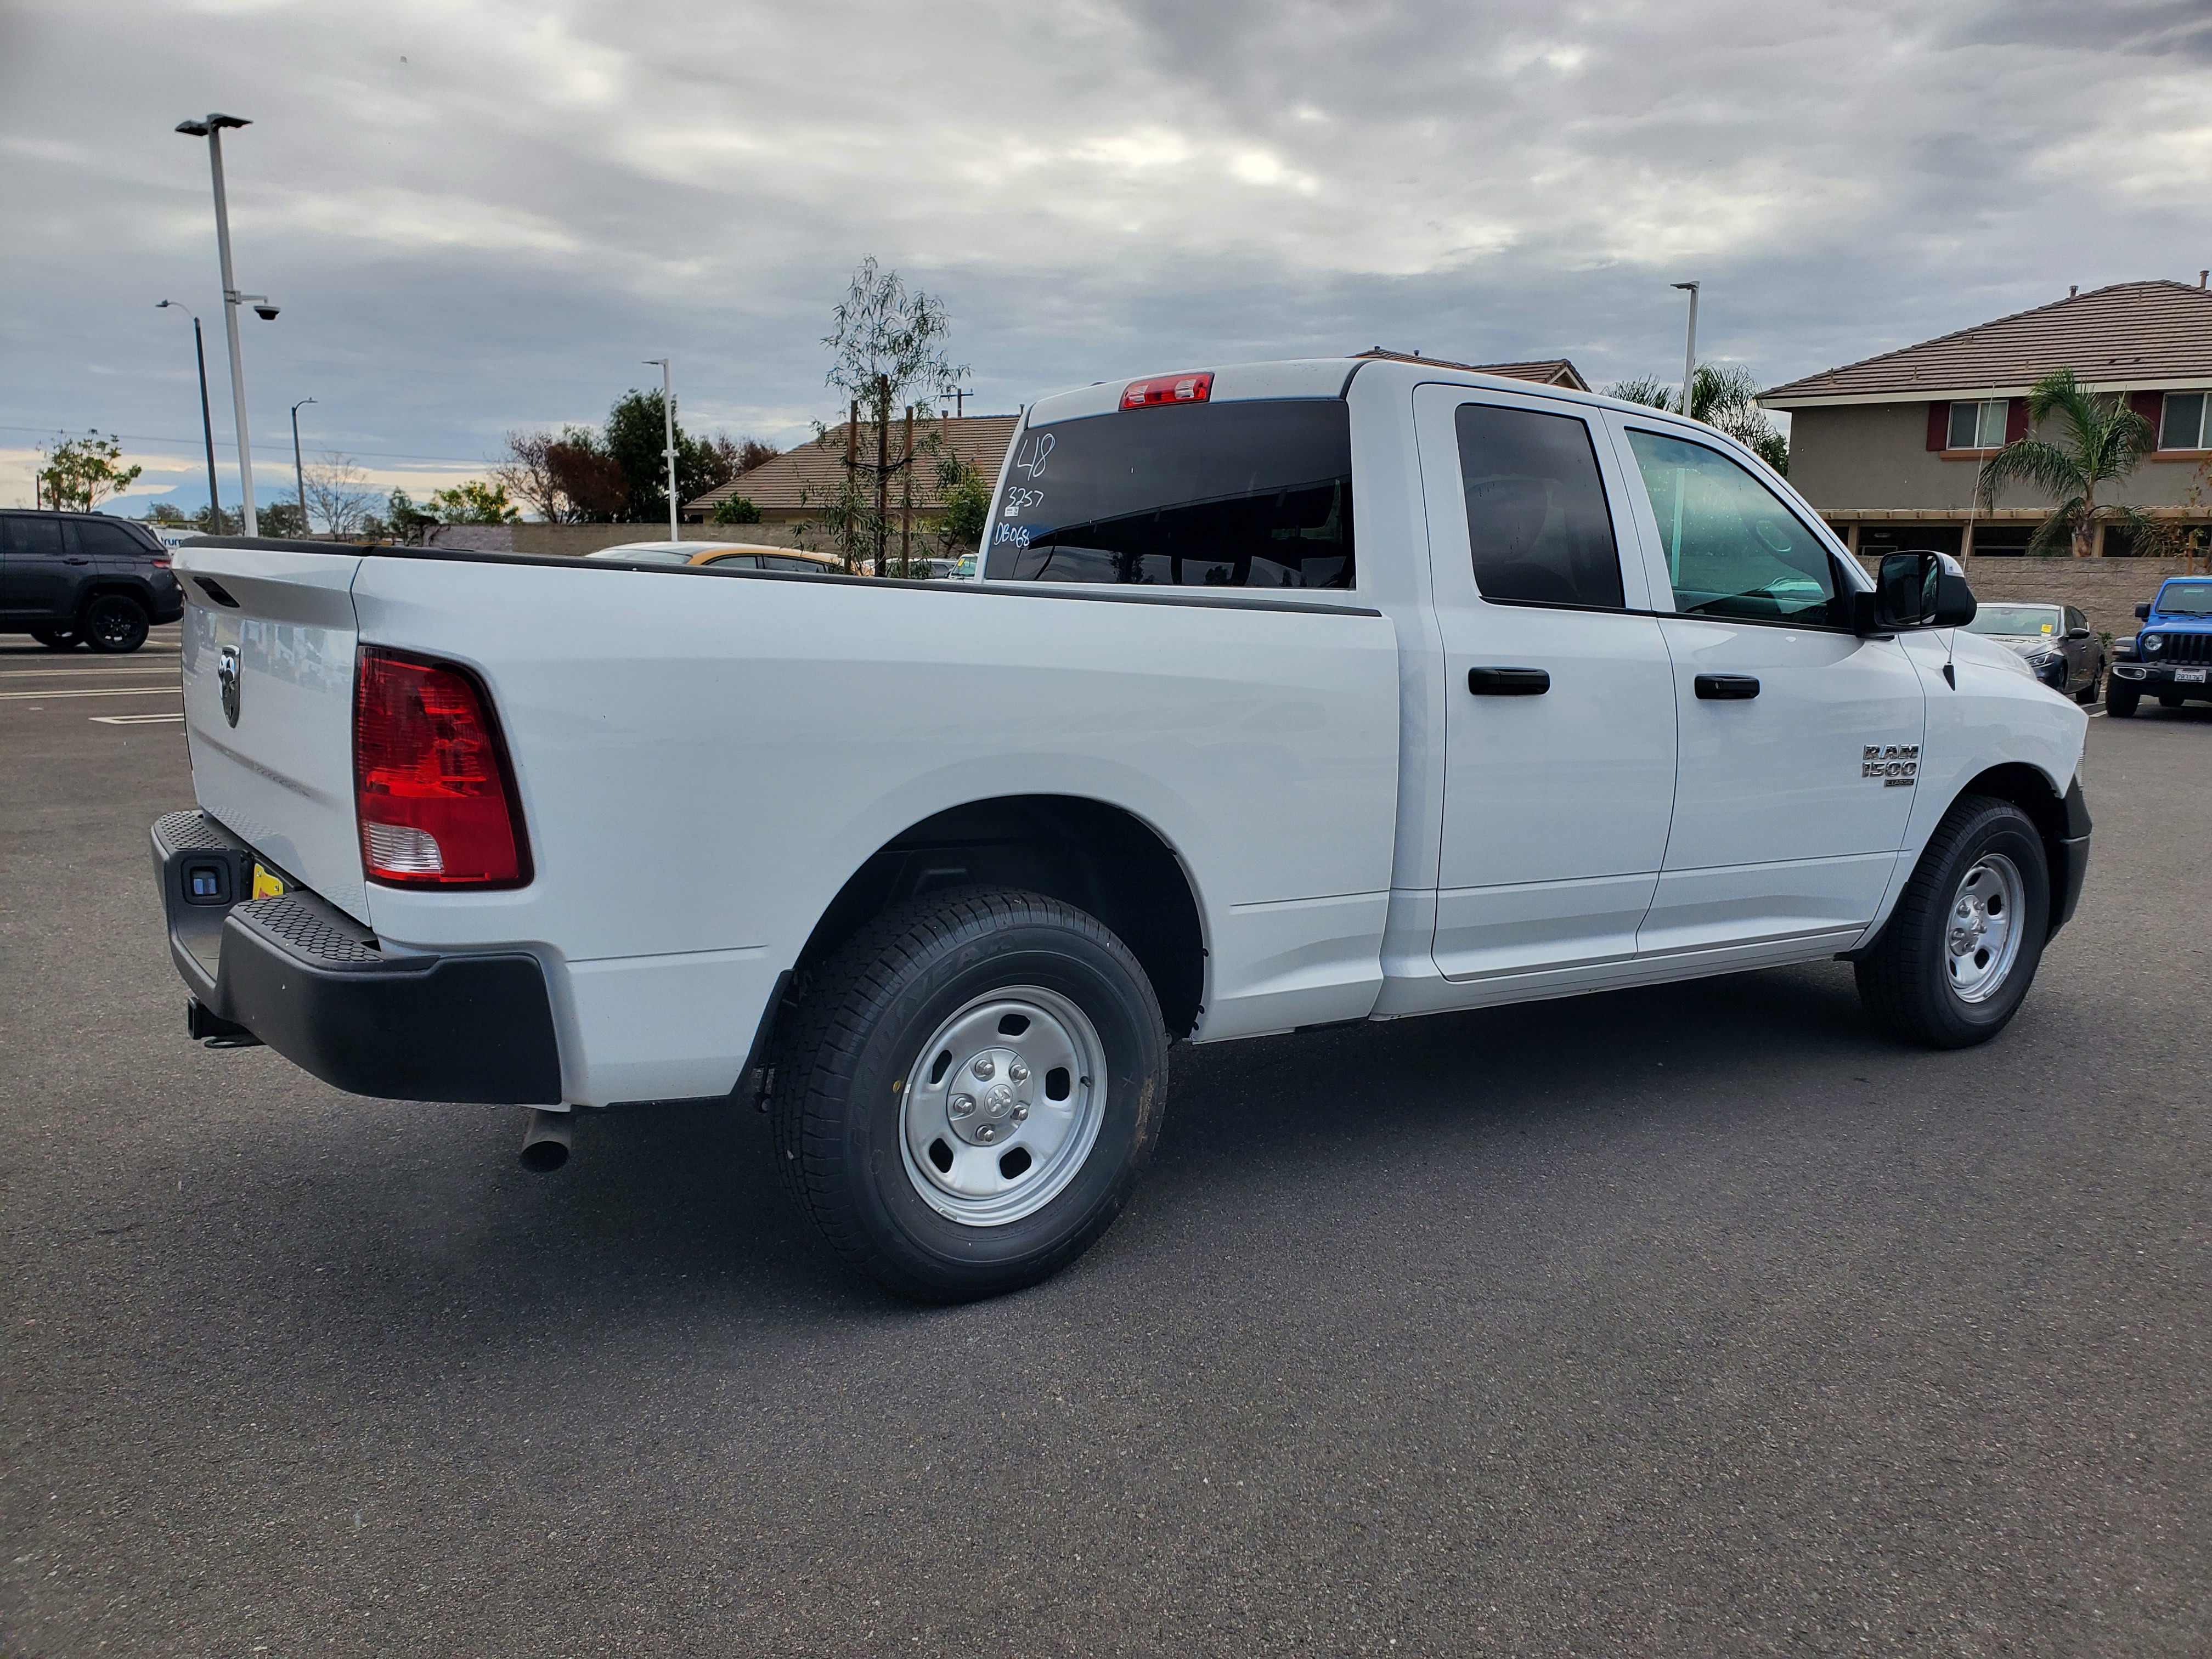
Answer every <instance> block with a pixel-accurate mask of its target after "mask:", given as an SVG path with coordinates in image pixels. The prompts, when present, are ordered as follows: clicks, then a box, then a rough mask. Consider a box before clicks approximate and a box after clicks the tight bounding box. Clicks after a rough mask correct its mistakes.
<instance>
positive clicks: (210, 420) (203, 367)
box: [154, 300, 222, 536]
mask: <svg viewBox="0 0 2212 1659" xmlns="http://www.w3.org/2000/svg"><path fill="white" fill-rule="evenodd" d="M171 306H176V307H177V309H178V310H179V311H184V310H185V308H184V307H182V306H179V305H177V302H176V301H174V300H156V301H154V309H155V310H156V311H163V310H167V308H168V307H171ZM185 315H186V316H188V317H191V319H192V355H193V356H195V357H197V358H198V359H199V364H200V435H202V436H203V437H204V438H205V439H206V440H207V464H208V534H209V535H210V536H220V535H222V501H219V500H218V499H216V488H215V417H214V416H212V415H210V413H209V412H208V395H207V342H206V341H205V340H204V339H202V338H201V337H200V319H198V317H197V316H195V315H193V313H191V312H188V311H187V312H185Z"/></svg>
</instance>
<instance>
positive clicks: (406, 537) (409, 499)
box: [384, 489, 438, 544]
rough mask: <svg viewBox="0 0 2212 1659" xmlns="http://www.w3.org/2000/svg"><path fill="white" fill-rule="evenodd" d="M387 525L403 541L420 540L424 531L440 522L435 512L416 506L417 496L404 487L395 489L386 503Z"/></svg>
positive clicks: (393, 535)
mask: <svg viewBox="0 0 2212 1659" xmlns="http://www.w3.org/2000/svg"><path fill="white" fill-rule="evenodd" d="M384 516H385V521H386V528H387V529H388V530H389V531H390V532H391V534H392V537H393V538H395V539H396V540H398V541H399V542H401V543H403V544H404V543H411V542H419V541H421V540H422V532H424V531H425V530H427V529H428V527H429V526H432V525H434V524H435V523H437V522H438V515H437V514H436V513H426V512H424V511H423V510H422V508H421V507H417V506H416V504H415V498H414V497H413V496H411V495H409V494H408V493H407V492H406V491H405V490H404V489H394V490H393V491H392V494H391V495H389V496H388V497H386V501H385V503H384Z"/></svg>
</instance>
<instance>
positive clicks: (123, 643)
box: [78, 593, 147, 655]
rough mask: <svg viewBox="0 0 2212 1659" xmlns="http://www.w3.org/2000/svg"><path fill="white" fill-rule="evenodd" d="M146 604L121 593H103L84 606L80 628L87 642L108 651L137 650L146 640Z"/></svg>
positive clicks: (93, 646)
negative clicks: (82, 621)
mask: <svg viewBox="0 0 2212 1659" xmlns="http://www.w3.org/2000/svg"><path fill="white" fill-rule="evenodd" d="M146 625H147V624H146V607H145V606H144V605H141V604H139V603H138V601H137V600H136V599H131V598H129V597H127V596H126V595H124V594H121V593H103V594H101V595H100V597H99V598H98V599H94V601H93V602H92V603H91V604H90V605H87V606H86V607H85V611H84V623H83V626H82V628H81V629H78V631H79V632H80V633H82V635H84V639H85V643H86V644H88V645H89V646H90V647H92V648H93V649H94V650H95V651H98V652H101V653H106V654H110V655H112V654H116V653H122V652H125V651H136V650H137V648H138V647H140V646H142V645H143V644H145V643H146Z"/></svg>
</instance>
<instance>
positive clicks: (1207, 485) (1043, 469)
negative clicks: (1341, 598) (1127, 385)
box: [984, 398, 1353, 587]
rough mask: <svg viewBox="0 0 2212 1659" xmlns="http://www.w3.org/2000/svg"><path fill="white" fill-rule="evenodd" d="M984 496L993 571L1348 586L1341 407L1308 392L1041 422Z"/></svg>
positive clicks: (1093, 578) (1348, 475) (1348, 441)
mask: <svg viewBox="0 0 2212 1659" xmlns="http://www.w3.org/2000/svg"><path fill="white" fill-rule="evenodd" d="M995 506H996V516H995V517H994V519H993V520H992V521H991V530H990V541H989V547H990V555H989V557H988V559H987V561H986V562H985V565H984V574H985V575H987V576H988V577H991V578H993V579H994V580H1000V581H1005V580H1014V581H1044V582H1133V583H1139V584H1145V585H1148V586H1150V585H1158V586H1196V587H1350V586H1352V580H1353V577H1352V422H1351V416H1350V413H1349V411H1348V410H1346V407H1345V405H1344V404H1343V402H1342V401H1341V400H1340V399H1338V398H1281V399H1271V400H1262V401H1253V402H1233V403H1218V404H1188V405H1176V406H1172V407H1169V408H1164V409H1144V410H1119V411H1117V412H1115V413H1114V414H1111V415H1093V416H1085V417H1083V418H1080V419H1077V420H1072V421H1054V422H1049V423H1048V424H1046V425H1043V426H1038V427H1032V428H1030V429H1029V430H1028V431H1026V432H1024V434H1023V435H1022V437H1021V442H1020V447H1018V448H1017V449H1016V450H1015V452H1014V455H1013V459H1012V462H1011V463H1010V464H1009V465H1008V466H1007V469H1006V485H1005V487H1004V489H1001V491H1000V495H999V499H998V501H997V502H996V503H995Z"/></svg>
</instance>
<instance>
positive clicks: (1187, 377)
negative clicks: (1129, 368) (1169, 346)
mask: <svg viewBox="0 0 2212 1659" xmlns="http://www.w3.org/2000/svg"><path fill="white" fill-rule="evenodd" d="M1212 395H1213V376H1212V374H1162V375H1159V376H1158V377H1157V378H1155V379H1152V380H1132V381H1130V382H1129V384H1128V385H1127V386H1126V387H1124V388H1123V389H1122V392H1121V407H1122V408H1124V409H1153V408H1157V407H1158V405H1160V404H1202V403H1205V402H1206V400H1207V399H1208V398H1212Z"/></svg>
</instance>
